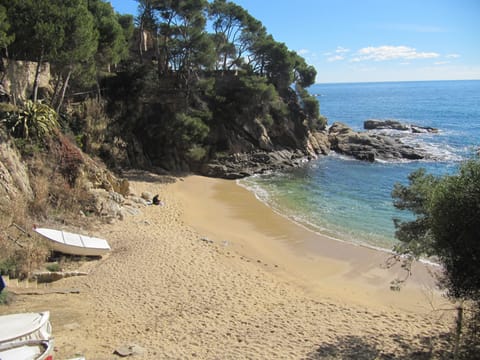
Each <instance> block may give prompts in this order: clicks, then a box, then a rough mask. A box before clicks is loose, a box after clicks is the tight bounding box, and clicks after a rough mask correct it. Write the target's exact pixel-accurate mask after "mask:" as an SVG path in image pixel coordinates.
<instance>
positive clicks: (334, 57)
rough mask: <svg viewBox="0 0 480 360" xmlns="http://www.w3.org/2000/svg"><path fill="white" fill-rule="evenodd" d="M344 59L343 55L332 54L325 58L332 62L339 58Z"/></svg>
mask: <svg viewBox="0 0 480 360" xmlns="http://www.w3.org/2000/svg"><path fill="white" fill-rule="evenodd" d="M343 59H345V57H343V56H342V55H334V56H330V57H329V58H327V61H328V62H334V61H340V60H343Z"/></svg>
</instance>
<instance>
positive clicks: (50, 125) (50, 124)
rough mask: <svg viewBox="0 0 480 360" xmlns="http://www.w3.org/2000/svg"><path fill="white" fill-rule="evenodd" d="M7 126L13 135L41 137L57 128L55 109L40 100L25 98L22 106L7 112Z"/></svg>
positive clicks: (25, 137)
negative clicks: (34, 100)
mask: <svg viewBox="0 0 480 360" xmlns="http://www.w3.org/2000/svg"><path fill="white" fill-rule="evenodd" d="M6 123H7V128H8V129H10V132H11V133H12V135H13V136H15V137H21V138H23V139H29V138H31V137H33V138H36V139H40V140H41V139H43V138H44V137H46V136H48V135H49V134H51V133H52V132H53V131H54V130H56V129H58V128H59V123H58V116H57V113H56V112H55V110H53V109H52V108H51V107H50V106H48V105H46V104H42V103H41V102H33V101H31V100H27V101H26V102H25V105H24V106H23V107H22V108H19V109H17V110H16V111H14V112H11V113H9V115H8V116H7V118H6Z"/></svg>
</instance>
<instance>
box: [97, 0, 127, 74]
mask: <svg viewBox="0 0 480 360" xmlns="http://www.w3.org/2000/svg"><path fill="white" fill-rule="evenodd" d="M88 9H89V11H90V13H91V14H92V15H93V18H94V22H95V28H96V31H97V32H98V34H99V39H98V48H97V53H96V55H95V57H96V61H97V63H98V65H99V67H103V68H106V67H107V66H108V65H111V64H117V63H118V62H120V60H122V59H124V58H126V56H127V55H128V46H127V45H126V44H127V41H128V40H127V39H126V38H125V36H126V35H127V36H128V35H129V31H131V29H130V30H129V27H130V25H129V24H128V20H126V19H125V18H122V24H123V25H124V26H126V27H125V28H124V27H122V24H120V22H119V20H120V18H119V17H118V16H117V15H116V14H115V11H114V10H113V8H112V6H111V4H110V3H108V2H104V1H103V0H89V1H88Z"/></svg>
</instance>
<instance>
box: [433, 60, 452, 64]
mask: <svg viewBox="0 0 480 360" xmlns="http://www.w3.org/2000/svg"><path fill="white" fill-rule="evenodd" d="M446 64H450V61H436V62H434V63H433V65H446Z"/></svg>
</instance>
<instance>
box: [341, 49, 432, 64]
mask: <svg viewBox="0 0 480 360" xmlns="http://www.w3.org/2000/svg"><path fill="white" fill-rule="evenodd" d="M355 55H356V56H355V57H354V58H352V60H351V61H352V62H359V61H366V60H373V61H387V60H398V59H401V60H414V59H432V58H437V57H439V56H440V54H438V53H435V52H418V51H417V50H416V49H415V48H412V47H408V46H390V45H384V46H378V47H374V46H369V47H365V48H362V49H360V50H358V51H357V53H356V54H355Z"/></svg>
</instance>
